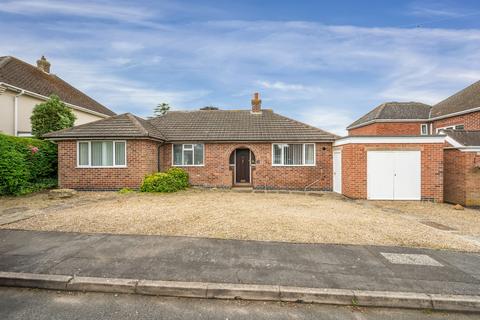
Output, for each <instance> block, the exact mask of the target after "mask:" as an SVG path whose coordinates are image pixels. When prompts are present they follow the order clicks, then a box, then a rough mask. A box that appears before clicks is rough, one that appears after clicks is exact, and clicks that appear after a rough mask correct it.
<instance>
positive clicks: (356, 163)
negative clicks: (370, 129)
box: [341, 143, 443, 202]
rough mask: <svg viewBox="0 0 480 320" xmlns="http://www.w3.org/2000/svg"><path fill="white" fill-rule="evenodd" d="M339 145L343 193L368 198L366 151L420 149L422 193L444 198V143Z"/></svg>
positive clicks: (351, 196) (435, 197)
mask: <svg viewBox="0 0 480 320" xmlns="http://www.w3.org/2000/svg"><path fill="white" fill-rule="evenodd" d="M341 149H342V193H343V194H344V195H345V196H347V197H350V198H354V199H366V198H367V151H369V150H372V151H373V150H420V151H421V166H422V173H421V180H422V185H421V196H422V199H424V200H434V201H436V202H442V201H443V144H440V143H438V144H347V145H344V146H341Z"/></svg>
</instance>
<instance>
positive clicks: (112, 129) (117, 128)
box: [44, 113, 165, 141]
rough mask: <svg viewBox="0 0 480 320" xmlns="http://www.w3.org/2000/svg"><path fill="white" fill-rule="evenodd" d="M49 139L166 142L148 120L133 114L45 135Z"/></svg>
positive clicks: (125, 114)
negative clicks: (151, 140) (149, 140)
mask: <svg viewBox="0 0 480 320" xmlns="http://www.w3.org/2000/svg"><path fill="white" fill-rule="evenodd" d="M44 137H45V138H47V139H54V140H55V139H76V138H99V139H102V138H149V139H154V140H162V141H164V140H165V137H164V136H163V135H162V133H161V132H160V131H159V130H158V129H157V128H155V127H154V126H153V125H151V124H150V123H149V122H148V121H147V120H144V119H142V118H139V117H137V116H134V115H133V114H131V113H124V114H121V115H117V116H113V117H109V118H106V119H101V120H98V121H94V122H90V123H86V124H82V125H79V126H76V127H73V128H68V129H63V130H59V131H55V132H50V133H47V134H45V135H44Z"/></svg>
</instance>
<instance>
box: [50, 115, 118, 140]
mask: <svg viewBox="0 0 480 320" xmlns="http://www.w3.org/2000/svg"><path fill="white" fill-rule="evenodd" d="M124 115H126V113H122V114H116V115H114V116H109V117H107V118H103V119H98V120H95V121H92V122H87V123H84V124H79V125H78V126H73V127H70V128H65V129H60V130H57V131H52V132H49V133H45V134H44V136H46V135H49V134H51V133H60V132H64V131H68V130H70V129H77V128H82V127H85V126H87V125H92V124H95V123H97V122H100V121H107V120H110V119H111V118H119V117H121V116H124Z"/></svg>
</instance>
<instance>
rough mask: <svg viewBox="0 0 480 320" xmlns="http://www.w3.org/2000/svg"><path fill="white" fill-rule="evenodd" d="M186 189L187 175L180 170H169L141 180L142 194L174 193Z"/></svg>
mask: <svg viewBox="0 0 480 320" xmlns="http://www.w3.org/2000/svg"><path fill="white" fill-rule="evenodd" d="M187 187H188V173H187V172H186V171H185V170H183V169H181V168H170V169H168V170H167V171H166V172H157V173H153V174H151V175H148V176H146V177H145V179H143V183H142V186H141V187H140V191H142V192H175V191H179V190H184V189H186V188H187Z"/></svg>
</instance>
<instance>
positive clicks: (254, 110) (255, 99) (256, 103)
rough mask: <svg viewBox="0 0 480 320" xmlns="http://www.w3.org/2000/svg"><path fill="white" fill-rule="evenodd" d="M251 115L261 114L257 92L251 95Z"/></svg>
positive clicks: (260, 104)
mask: <svg viewBox="0 0 480 320" xmlns="http://www.w3.org/2000/svg"><path fill="white" fill-rule="evenodd" d="M252 113H262V100H261V99H260V95H259V94H258V92H255V93H254V94H253V99H252Z"/></svg>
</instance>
